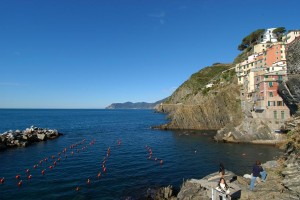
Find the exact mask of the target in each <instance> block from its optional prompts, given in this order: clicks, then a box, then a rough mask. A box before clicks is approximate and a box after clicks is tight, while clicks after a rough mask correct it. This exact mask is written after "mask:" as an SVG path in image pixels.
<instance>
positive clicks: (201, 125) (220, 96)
mask: <svg viewBox="0 0 300 200" xmlns="http://www.w3.org/2000/svg"><path fill="white" fill-rule="evenodd" d="M230 67H231V65H226V64H223V65H222V64H219V65H214V66H212V67H207V68H204V69H202V70H200V71H199V72H197V73H195V74H193V75H192V76H191V77H190V79H189V80H187V81H186V82H184V83H183V84H182V85H181V86H180V87H179V88H178V89H177V90H176V91H175V92H174V93H173V94H172V96H170V97H169V99H168V100H166V101H165V102H164V103H163V104H162V105H159V106H157V107H156V109H157V110H158V111H161V112H167V113H169V118H170V119H171V121H170V123H168V124H166V125H162V126H160V128H164V129H197V130H218V129H220V128H222V127H224V126H225V125H226V124H228V123H230V124H234V125H238V124H240V123H241V119H242V111H241V107H240V100H239V93H240V92H239V86H238V85H237V84H236V83H235V82H236V81H237V80H236V79H235V74H234V71H232V70H229V69H230ZM227 70H228V71H227ZM222 72H223V73H222ZM209 83H212V84H211V86H212V87H211V88H206V85H207V84H209Z"/></svg>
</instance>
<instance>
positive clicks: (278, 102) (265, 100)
mask: <svg viewBox="0 0 300 200" xmlns="http://www.w3.org/2000/svg"><path fill="white" fill-rule="evenodd" d="M274 29H275V28H271V29H267V30H266V31H265V32H264V33H263V35H262V36H261V37H260V38H259V42H260V43H258V44H256V45H254V46H253V47H252V50H251V51H252V54H250V55H248V57H247V58H246V59H245V60H244V61H243V62H240V63H238V64H236V66H235V71H236V75H237V77H238V84H239V85H241V86H242V87H241V88H242V89H241V100H242V102H241V103H242V108H243V109H244V110H250V111H252V115H253V117H254V118H261V119H268V120H270V122H272V123H274V124H275V126H273V127H277V128H279V127H280V124H282V123H283V122H284V121H285V120H287V119H288V118H290V111H289V108H288V107H287V106H286V105H285V104H284V102H283V100H282V98H281V96H279V94H278V93H277V90H278V85H279V84H278V83H279V82H280V81H281V80H283V79H285V78H286V77H287V76H286V74H287V66H286V47H287V46H286V42H285V41H284V40H283V42H278V41H277V38H276V35H274V34H273V30H274ZM287 35H289V39H290V38H294V39H293V40H295V38H297V37H296V36H297V35H298V32H296V31H295V32H293V33H289V34H287ZM294 36H295V37H294ZM299 36H300V32H299Z"/></svg>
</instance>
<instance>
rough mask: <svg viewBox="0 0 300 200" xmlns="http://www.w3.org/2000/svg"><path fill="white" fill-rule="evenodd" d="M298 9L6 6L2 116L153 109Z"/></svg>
mask: <svg viewBox="0 0 300 200" xmlns="http://www.w3.org/2000/svg"><path fill="white" fill-rule="evenodd" d="M299 8H300V1H299V0H285V1H282V0H280V1H279V0H264V1H261V0H259V1H258V0H251V1H246V0H245V1H244V0H194V1H193V0H19V1H17V0H0V108H104V107H105V106H108V105H109V104H111V103H116V102H126V101H132V102H139V101H146V102H155V101H157V100H160V99H163V98H165V97H167V96H169V95H171V94H172V92H173V91H174V89H176V88H177V87H178V86H180V85H181V84H182V83H183V82H184V81H185V80H187V79H188V78H189V77H190V75H191V74H193V73H195V72H197V71H199V70H200V69H201V68H203V67H205V66H208V65H211V64H212V63H216V62H224V63H230V62H232V60H233V59H234V58H235V56H236V55H237V54H238V53H239V52H238V50H237V46H238V44H239V43H240V42H241V39H242V38H243V37H244V36H246V35H248V34H249V33H250V32H252V31H254V30H256V29H259V28H271V27H279V26H284V27H286V29H287V30H290V29H299V28H300V25H299V24H300V20H299Z"/></svg>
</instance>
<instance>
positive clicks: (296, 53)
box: [278, 38, 300, 115]
mask: <svg viewBox="0 0 300 200" xmlns="http://www.w3.org/2000/svg"><path fill="white" fill-rule="evenodd" d="M286 58H287V72H288V80H287V81H285V82H282V83H281V84H280V85H279V88H278V93H279V94H280V96H281V97H282V98H283V100H284V101H285V103H286V105H287V106H288V107H289V109H290V110H291V113H292V114H297V115H299V109H298V108H299V103H300V38H297V39H296V40H295V41H294V42H292V43H291V44H290V45H289V46H288V49H287V54H286Z"/></svg>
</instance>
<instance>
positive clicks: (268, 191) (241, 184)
mask: <svg viewBox="0 0 300 200" xmlns="http://www.w3.org/2000/svg"><path fill="white" fill-rule="evenodd" d="M289 162H290V161H289ZM292 163H293V165H291V167H292V168H290V169H288V168H285V167H284V164H283V163H282V162H280V161H269V162H267V163H265V164H264V165H263V167H264V169H265V170H266V171H267V173H268V177H267V181H266V182H261V181H260V180H259V179H258V180H257V182H256V184H255V188H254V191H250V190H249V185H250V179H247V178H244V177H241V176H237V175H235V174H234V173H233V172H230V171H226V174H225V177H224V178H225V180H226V182H227V184H228V185H229V187H230V188H229V190H230V196H231V199H232V200H233V199H241V200H259V199H261V200H265V199H277V200H282V199H284V200H285V199H286V200H289V199H299V181H300V179H299V178H300V177H299V176H300V175H299V171H297V170H295V162H294V161H293V162H292ZM298 167H299V166H298ZM283 169H285V170H284V171H283V172H285V173H290V175H291V176H294V177H293V180H295V181H294V182H291V181H290V180H291V177H289V178H287V181H286V182H287V183H288V184H289V187H288V185H285V179H283V177H282V175H281V173H280V172H281V170H283ZM296 171H297V172H296ZM297 173H298V174H297ZM217 175H218V172H215V173H213V174H210V175H208V176H206V177H204V178H202V179H190V180H187V181H185V182H184V184H183V185H182V187H181V189H180V192H179V193H178V194H177V197H175V196H167V195H166V196H164V197H165V198H155V199H169V200H173V199H177V200H199V199H201V200H211V199H212V189H213V188H216V187H217V184H218V180H219V177H218V176H217ZM163 189H165V188H163ZM297 192H298V193H297ZM215 199H218V195H216V196H215Z"/></svg>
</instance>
